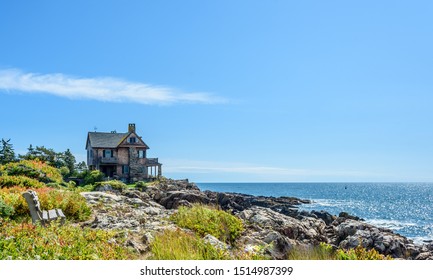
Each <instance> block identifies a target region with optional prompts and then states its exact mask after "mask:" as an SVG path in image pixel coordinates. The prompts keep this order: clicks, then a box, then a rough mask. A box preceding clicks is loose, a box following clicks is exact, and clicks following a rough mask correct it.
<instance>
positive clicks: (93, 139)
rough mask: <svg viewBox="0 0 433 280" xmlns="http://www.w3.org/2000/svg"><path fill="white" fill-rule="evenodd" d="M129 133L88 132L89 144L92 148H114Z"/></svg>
mask: <svg viewBox="0 0 433 280" xmlns="http://www.w3.org/2000/svg"><path fill="white" fill-rule="evenodd" d="M128 134H129V133H107V132H89V140H90V144H91V146H92V147H94V148H116V147H117V146H118V145H119V144H120V142H121V141H122V139H123V138H124V137H126V136H127V135H128Z"/></svg>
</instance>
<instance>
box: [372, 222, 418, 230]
mask: <svg viewBox="0 0 433 280" xmlns="http://www.w3.org/2000/svg"><path fill="white" fill-rule="evenodd" d="M366 222H368V223H369V224H372V225H374V226H377V227H383V228H389V229H392V230H400V229H403V228H406V227H415V226H417V224H415V223H412V222H405V221H399V220H385V219H368V220H367V221H366Z"/></svg>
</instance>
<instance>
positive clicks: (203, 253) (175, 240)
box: [151, 230, 230, 260]
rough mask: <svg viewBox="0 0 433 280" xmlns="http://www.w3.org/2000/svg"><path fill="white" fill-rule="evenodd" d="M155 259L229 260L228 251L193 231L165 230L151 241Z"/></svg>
mask: <svg viewBox="0 0 433 280" xmlns="http://www.w3.org/2000/svg"><path fill="white" fill-rule="evenodd" d="M151 252H152V257H151V258H152V259H155V260H227V259H230V257H229V255H228V253H227V252H226V251H223V250H219V249H216V248H215V247H213V246H212V245H211V244H209V243H207V242H205V241H203V240H202V239H201V238H199V237H198V236H196V235H195V234H193V233H186V232H184V231H181V230H176V231H172V230H165V231H164V232H162V233H160V234H158V235H156V236H155V239H154V240H153V242H152V243H151Z"/></svg>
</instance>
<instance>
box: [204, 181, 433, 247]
mask: <svg viewBox="0 0 433 280" xmlns="http://www.w3.org/2000/svg"><path fill="white" fill-rule="evenodd" d="M197 185H198V187H199V188H200V189H201V190H211V191H218V192H235V193H244V194H251V195H264V196H274V197H279V196H293V197H298V198H302V199H309V200H311V201H312V203H311V204H304V205H302V206H300V207H299V208H300V209H301V210H307V211H311V210H325V211H328V212H329V213H331V214H334V215H338V214H339V213H340V212H343V211H344V212H348V213H349V214H352V215H356V216H358V217H361V218H363V219H365V220H366V222H368V223H370V224H373V225H376V226H380V227H385V228H389V229H392V230H393V231H394V232H396V233H399V234H401V235H403V236H406V237H408V238H410V239H412V240H414V242H416V243H421V242H422V241H423V240H432V239H433V183H198V184H197Z"/></svg>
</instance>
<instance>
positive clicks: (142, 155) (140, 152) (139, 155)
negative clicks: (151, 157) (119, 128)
mask: <svg viewBox="0 0 433 280" xmlns="http://www.w3.org/2000/svg"><path fill="white" fill-rule="evenodd" d="M145 157H146V151H144V150H139V151H138V158H145Z"/></svg>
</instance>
